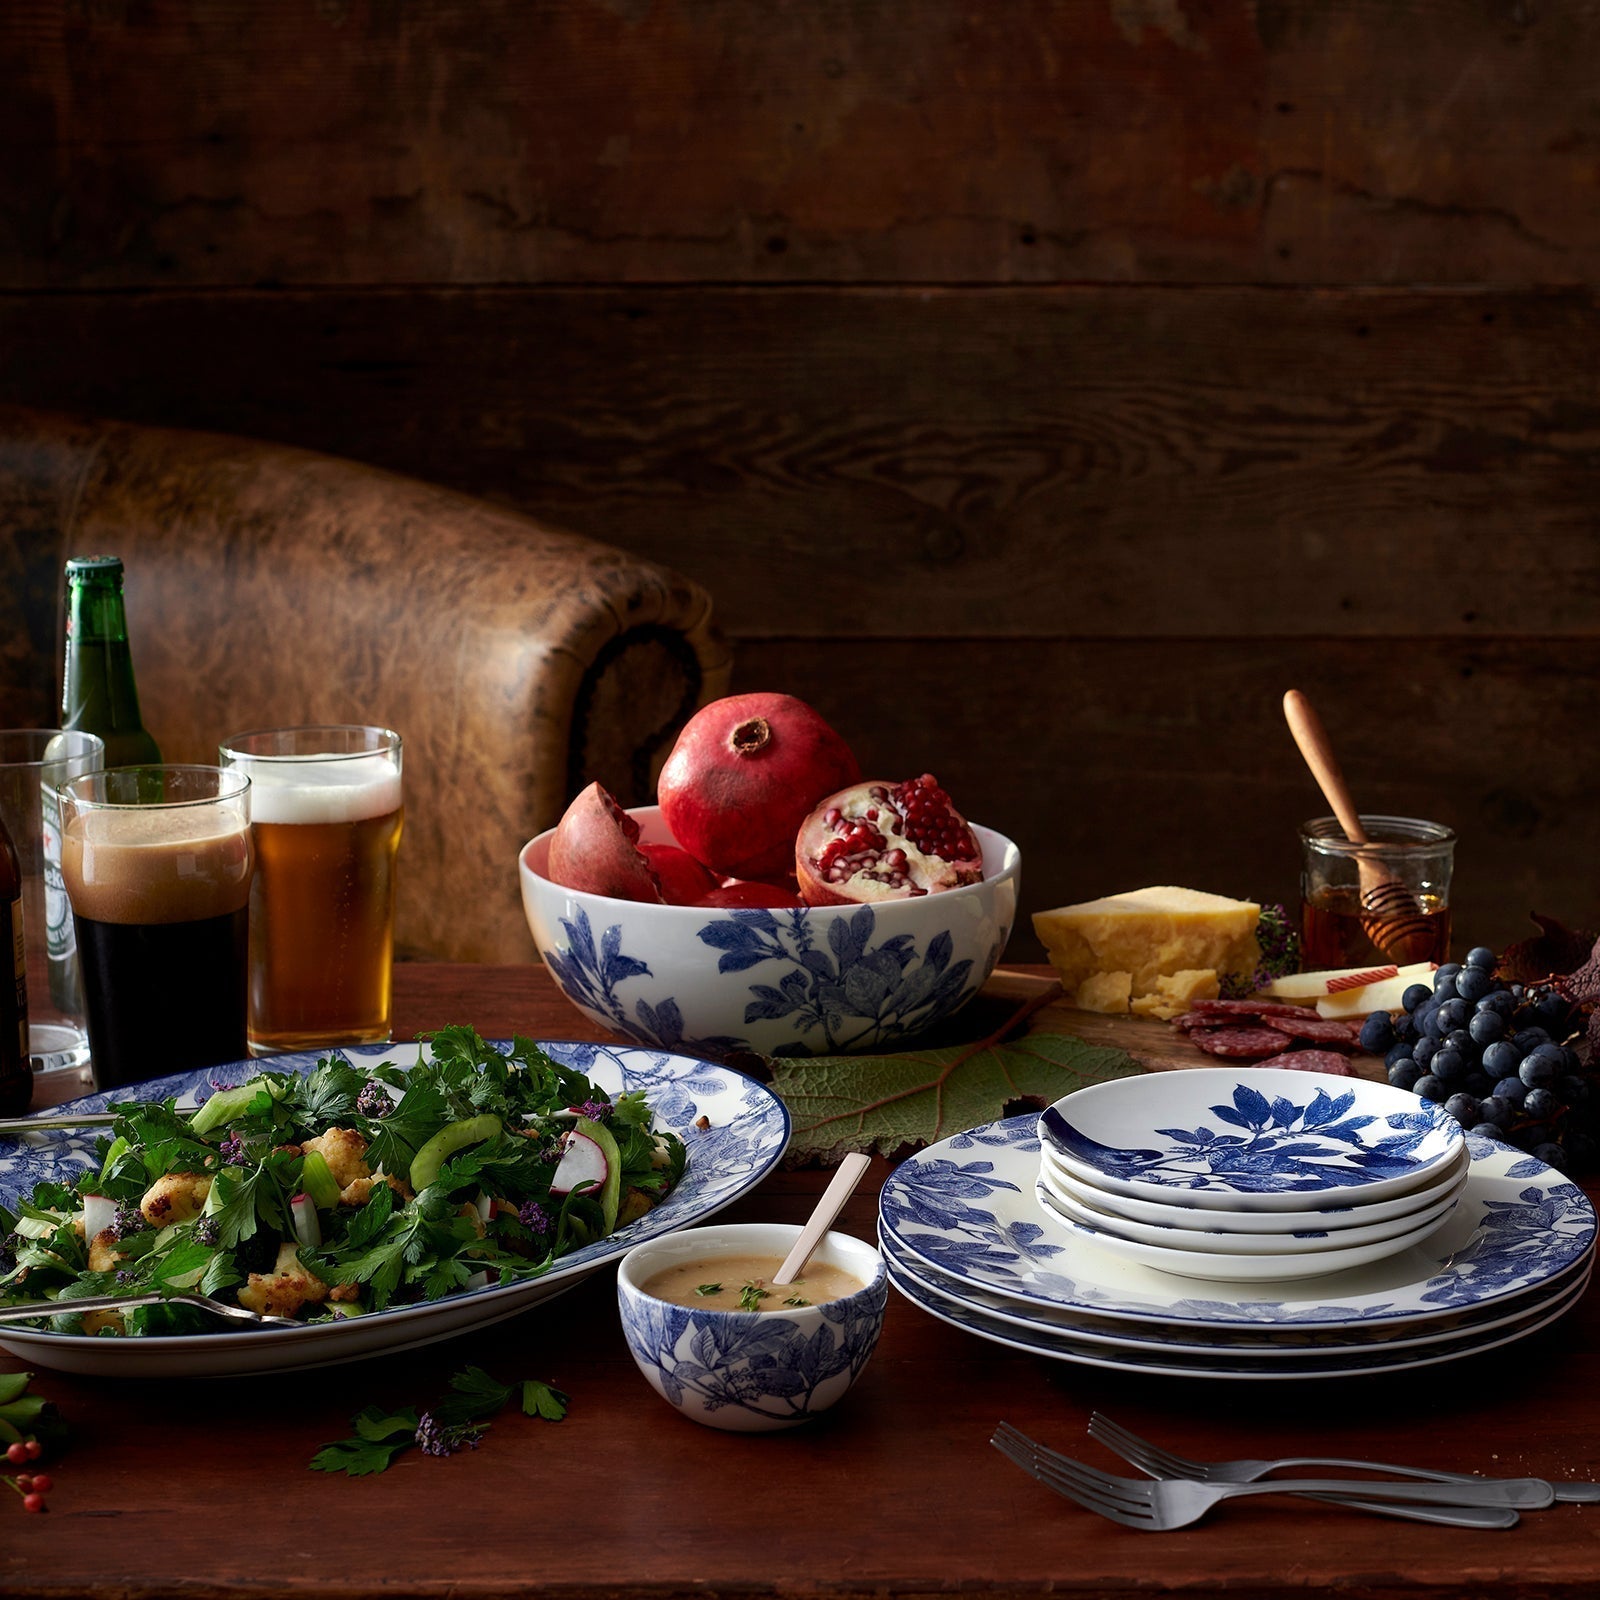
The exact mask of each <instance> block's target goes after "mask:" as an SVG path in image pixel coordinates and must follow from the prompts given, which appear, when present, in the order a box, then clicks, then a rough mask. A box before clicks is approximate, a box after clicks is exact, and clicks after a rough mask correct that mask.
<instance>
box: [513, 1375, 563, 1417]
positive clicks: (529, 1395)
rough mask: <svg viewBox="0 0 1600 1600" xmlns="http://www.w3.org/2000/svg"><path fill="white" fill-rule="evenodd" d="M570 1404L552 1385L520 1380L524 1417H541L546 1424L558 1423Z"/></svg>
mask: <svg viewBox="0 0 1600 1600" xmlns="http://www.w3.org/2000/svg"><path fill="white" fill-rule="evenodd" d="M569 1404H571V1402H570V1401H569V1400H568V1398H567V1396H566V1395H565V1394H563V1393H562V1392H561V1390H559V1389H558V1388H556V1387H555V1385H554V1384H550V1383H540V1381H539V1380H538V1379H537V1378H524V1379H523V1380H522V1410H523V1414H524V1415H525V1416H529V1417H543V1418H544V1419H545V1421H546V1422H559V1421H560V1420H561V1419H562V1418H563V1417H564V1416H566V1414H567V1407H568V1405H569Z"/></svg>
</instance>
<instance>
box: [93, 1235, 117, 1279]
mask: <svg viewBox="0 0 1600 1600" xmlns="http://www.w3.org/2000/svg"><path fill="white" fill-rule="evenodd" d="M121 1259H122V1252H121V1251H120V1250H119V1249H117V1233H116V1229H115V1228H102V1229H101V1230H100V1231H99V1233H97V1234H96V1235H95V1236H94V1238H92V1239H91V1240H90V1241H89V1270H90V1271H91V1272H115V1271H116V1270H117V1263H118V1262H119V1261H120V1260H121Z"/></svg>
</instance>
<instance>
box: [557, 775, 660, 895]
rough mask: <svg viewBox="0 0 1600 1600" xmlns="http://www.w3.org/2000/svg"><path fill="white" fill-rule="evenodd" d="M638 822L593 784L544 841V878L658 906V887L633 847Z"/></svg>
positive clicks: (573, 803)
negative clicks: (547, 841) (546, 844)
mask: <svg viewBox="0 0 1600 1600" xmlns="http://www.w3.org/2000/svg"><path fill="white" fill-rule="evenodd" d="M638 838H639V824H638V823H637V822H635V821H634V819H633V818H632V817H630V816H629V815H628V813H627V812H626V811H624V810H623V809H622V807H621V806H620V805H618V804H617V801H616V798H615V796H613V795H611V794H608V793H607V792H606V790H604V789H602V788H601V787H600V785H599V784H598V783H591V784H590V785H589V787H588V788H587V789H585V790H584V791H583V793H582V794H580V795H579V796H578V798H577V799H576V800H574V801H573V802H572V804H571V805H570V806H568V807H567V809H566V814H565V815H564V816H563V817H562V818H561V821H560V822H559V823H557V824H556V831H555V836H554V837H553V838H552V839H551V840H550V863H549V868H548V875H549V878H550V881H551V882H552V883H559V884H560V885H561V887H562V888H563V889H581V890H582V891H583V892H584V893H585V894H604V895H610V896H611V897H612V898H613V899H616V900H646V901H650V902H652V903H654V904H657V905H659V904H660V902H661V885H660V884H659V883H658V882H657V881H656V875H655V873H654V872H652V871H651V869H650V863H649V861H647V860H646V859H645V857H644V856H643V855H642V854H641V853H640V850H639V846H638Z"/></svg>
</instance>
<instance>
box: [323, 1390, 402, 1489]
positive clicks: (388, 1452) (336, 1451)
mask: <svg viewBox="0 0 1600 1600" xmlns="http://www.w3.org/2000/svg"><path fill="white" fill-rule="evenodd" d="M418 1420H419V1419H418V1417H417V1413H416V1412H415V1411H413V1410H411V1409H410V1408H409V1407H408V1408H407V1409H406V1410H404V1411H395V1412H385V1411H383V1410H382V1409H380V1408H379V1407H378V1406H367V1407H366V1408H365V1409H364V1410H362V1411H358V1412H357V1413H356V1414H355V1415H354V1416H353V1417H351V1419H350V1426H351V1427H352V1428H354V1429H355V1433H354V1435H353V1436H352V1437H351V1438H348V1439H336V1440H334V1441H333V1443H332V1444H325V1445H323V1447H322V1448H321V1449H320V1450H319V1451H317V1453H316V1454H315V1455H314V1456H313V1457H312V1458H311V1470H312V1471H313V1472H344V1473H348V1474H349V1475H350V1476H351V1477H352V1478H364V1477H366V1476H367V1475H368V1474H369V1473H374V1472H383V1471H385V1470H386V1469H387V1468H388V1467H389V1466H390V1465H391V1464H392V1463H393V1462H394V1459H395V1457H396V1456H398V1455H400V1453H401V1452H402V1451H405V1450H409V1449H410V1448H411V1446H412V1445H414V1444H415V1443H416V1442H417V1422H418Z"/></svg>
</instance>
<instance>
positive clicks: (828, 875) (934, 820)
mask: <svg viewBox="0 0 1600 1600" xmlns="http://www.w3.org/2000/svg"><path fill="white" fill-rule="evenodd" d="M795 870H796V871H797V872H798V874H799V877H800V893H801V894H802V895H804V896H805V898H806V902H807V903H808V904H809V905H814V906H834V905H845V904H848V903H850V902H851V901H857V900H910V899H914V898H915V897H916V896H918V895H924V894H937V893H938V892H939V891H940V890H942V889H959V888H960V887H961V886H962V885H963V884H965V883H977V882H978V881H979V880H980V879H981V878H982V877H983V851H982V848H981V847H980V846H979V844H978V841H977V838H976V837H975V836H974V834H973V832H972V829H971V828H969V827H968V826H967V819H966V818H965V817H963V816H962V815H961V813H960V812H959V811H957V810H956V808H955V806H954V805H952V804H951V802H950V796H949V795H947V794H946V793H945V792H944V790H943V789H941V788H940V787H939V782H938V779H936V778H935V777H934V776H933V774H932V773H931V772H925V773H923V774H922V776H921V777H920V778H912V779H910V780H908V781H907V782H905V783H887V782H883V781H876V782H868V783H859V784H856V785H855V786H854V787H853V788H849V789H841V790H840V791H839V792H838V793H837V794H831V795H829V796H828V797H827V799H825V800H823V801H822V802H821V803H820V804H819V805H818V806H817V807H816V808H815V809H814V810H813V811H812V813H811V815H810V816H808V817H807V818H806V820H805V822H804V824H803V825H802V826H801V829H800V836H799V838H798V839H797V840H796V841H795Z"/></svg>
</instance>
